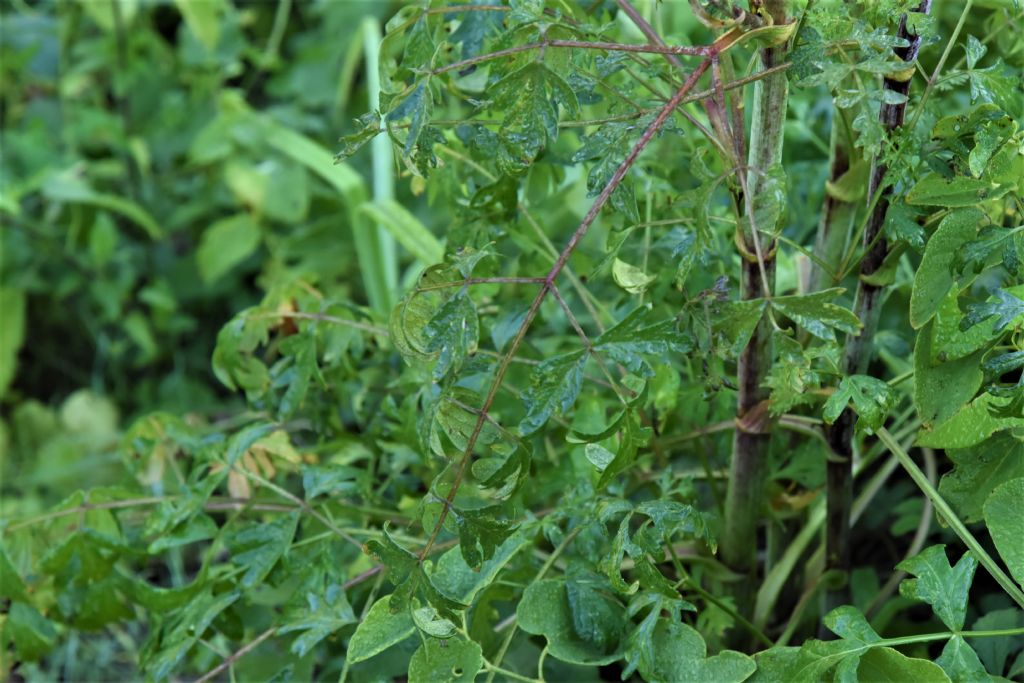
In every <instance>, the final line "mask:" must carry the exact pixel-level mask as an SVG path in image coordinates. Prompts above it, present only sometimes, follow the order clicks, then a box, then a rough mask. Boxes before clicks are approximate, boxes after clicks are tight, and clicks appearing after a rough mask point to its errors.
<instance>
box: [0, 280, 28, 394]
mask: <svg viewBox="0 0 1024 683" xmlns="http://www.w3.org/2000/svg"><path fill="white" fill-rule="evenodd" d="M24 342H25V293H24V292H23V291H21V290H20V289H14V288H13V287H0V399H2V398H3V397H4V394H6V393H7V388H8V387H9V386H10V385H11V382H12V381H14V377H15V375H16V374H17V372H18V351H19V350H20V349H21V345H22V344H23V343H24Z"/></svg>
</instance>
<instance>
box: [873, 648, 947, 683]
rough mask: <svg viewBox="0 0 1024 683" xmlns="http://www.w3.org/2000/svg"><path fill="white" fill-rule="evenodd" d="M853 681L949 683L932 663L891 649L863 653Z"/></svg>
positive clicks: (940, 670)
mask: <svg viewBox="0 0 1024 683" xmlns="http://www.w3.org/2000/svg"><path fill="white" fill-rule="evenodd" d="M855 680H858V681H872V683H905V682H906V681H914V683H950V679H949V676H947V675H946V674H945V672H943V670H942V669H941V668H940V667H939V666H938V665H937V664H935V663H934V662H930V661H928V660H927V659H914V658H912V657H907V656H906V655H904V654H903V653H901V652H900V651H899V650H895V649H893V648H891V647H876V648H872V649H871V650H868V651H867V652H865V653H864V656H863V657H861V659H860V666H858V667H857V678H856V679H855Z"/></svg>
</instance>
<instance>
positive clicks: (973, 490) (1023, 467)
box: [939, 432, 1024, 524]
mask: <svg viewBox="0 0 1024 683" xmlns="http://www.w3.org/2000/svg"><path fill="white" fill-rule="evenodd" d="M946 455H948V456H949V458H950V460H952V461H953V470H952V471H951V472H947V473H946V474H944V475H942V479H941V480H940V481H939V495H941V496H942V497H943V499H945V500H946V502H948V503H949V504H950V505H951V506H952V508H953V509H954V510H955V511H956V513H957V515H958V516H959V517H960V519H961V520H962V521H963V522H964V523H966V524H971V523H973V522H977V521H979V520H980V519H981V518H982V514H983V513H982V506H983V505H984V504H985V500H986V499H987V498H988V497H989V495H991V493H992V492H993V491H994V490H995V488H996V487H997V486H998V485H1000V484H1002V483H1003V482H1007V481H1010V480H1011V479H1015V478H1017V477H1024V442H1021V441H1020V440H1019V439H1017V438H1014V437H1013V436H1012V435H1011V434H1010V433H1009V432H1002V433H1000V434H996V435H995V436H993V437H992V438H991V439H988V440H987V441H984V442H983V443H981V444H980V445H978V446H974V447H972V448H967V449H962V450H960V449H958V450H949V451H946Z"/></svg>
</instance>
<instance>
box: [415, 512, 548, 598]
mask: <svg viewBox="0 0 1024 683" xmlns="http://www.w3.org/2000/svg"><path fill="white" fill-rule="evenodd" d="M531 542H532V534H530V533H527V532H526V531H524V529H523V527H522V526H521V527H519V529H518V530H517V531H516V532H515V533H513V534H512V535H511V536H509V537H508V538H507V539H505V542H504V543H502V544H501V545H500V546H499V547H498V548H497V549H496V550H495V551H494V553H493V554H492V555H491V557H490V559H488V560H485V561H484V562H483V564H482V565H481V566H480V567H478V568H476V569H473V568H471V567H470V566H469V565H468V564H466V560H465V558H464V557H463V556H462V552H461V551H460V550H459V549H458V548H452V549H451V550H449V551H447V552H446V553H445V554H444V555H442V556H441V558H440V559H439V560H438V561H437V563H436V564H435V565H434V570H433V572H432V573H431V575H430V579H431V581H432V582H433V583H434V585H435V586H437V589H438V590H440V591H441V592H442V593H444V594H445V595H448V596H450V597H452V598H455V599H457V600H460V601H462V602H464V603H472V602H473V600H474V599H475V598H476V596H477V595H478V594H479V593H480V592H481V591H483V590H484V589H485V588H487V587H488V586H490V585H491V584H492V583H493V582H494V580H495V578H496V577H497V576H498V574H499V573H500V572H501V571H502V570H503V569H504V568H505V566H506V565H507V564H508V563H509V562H510V561H511V560H512V558H514V557H515V556H516V554H518V553H519V552H520V551H522V550H523V549H524V548H527V547H530V546H529V544H530V543H531Z"/></svg>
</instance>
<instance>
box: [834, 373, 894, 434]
mask: <svg viewBox="0 0 1024 683" xmlns="http://www.w3.org/2000/svg"><path fill="white" fill-rule="evenodd" d="M896 402H897V398H896V394H895V392H893V390H892V387H890V386H889V384H888V383H887V382H883V381H882V380H880V379H875V378H874V377H869V376H867V375H850V376H849V377H844V378H843V379H842V381H841V382H840V383H839V387H838V388H837V389H836V390H835V393H833V394H832V395H831V396H829V399H828V401H826V402H825V407H824V409H823V410H822V418H823V419H824V420H825V422H826V423H827V424H832V423H833V422H835V421H836V420H837V419H839V415H840V413H842V412H843V410H845V409H846V406H848V405H850V404H852V405H853V410H854V411H855V412H856V413H857V416H858V418H859V419H858V420H857V424H858V425H859V426H861V427H862V428H863V429H866V430H867V431H868V433H869V434H870V433H873V432H874V431H875V430H876V429H878V428H879V427H881V426H882V423H883V422H885V416H886V415H887V414H888V413H889V411H890V410H892V409H893V408H894V407H895V406H896Z"/></svg>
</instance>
